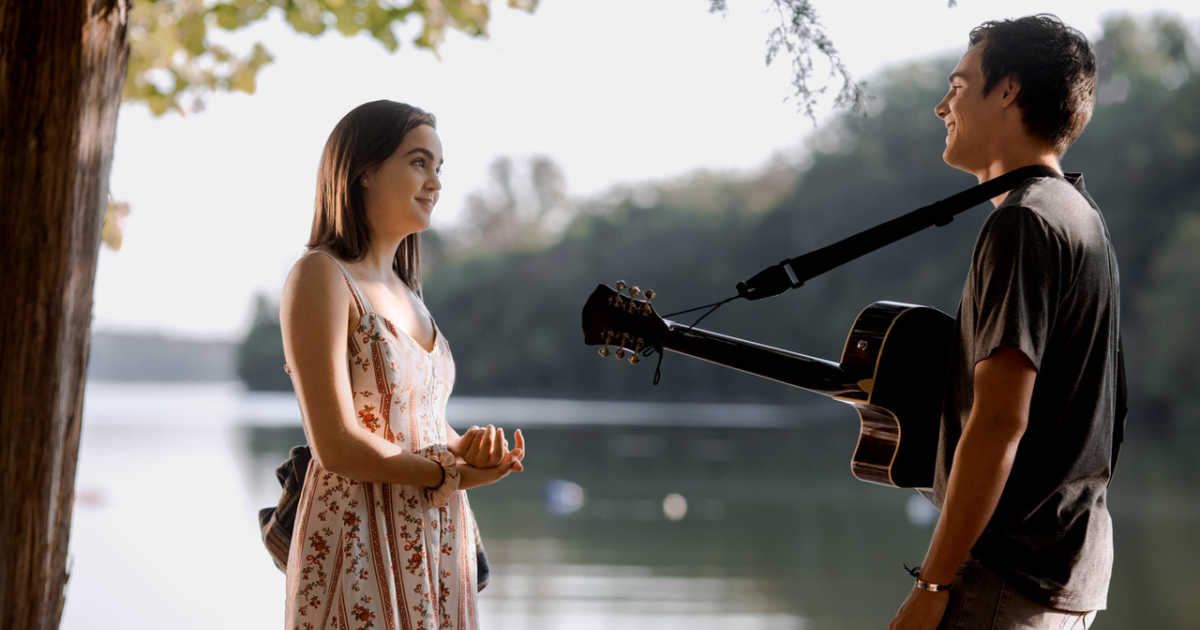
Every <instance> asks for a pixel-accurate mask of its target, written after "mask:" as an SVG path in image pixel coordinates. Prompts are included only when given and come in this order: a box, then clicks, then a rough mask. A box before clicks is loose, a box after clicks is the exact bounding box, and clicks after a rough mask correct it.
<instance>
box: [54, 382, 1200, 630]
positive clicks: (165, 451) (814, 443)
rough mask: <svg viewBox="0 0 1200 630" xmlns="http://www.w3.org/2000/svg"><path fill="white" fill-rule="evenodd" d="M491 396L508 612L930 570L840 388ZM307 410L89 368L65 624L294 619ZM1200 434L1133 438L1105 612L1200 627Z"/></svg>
mask: <svg viewBox="0 0 1200 630" xmlns="http://www.w3.org/2000/svg"><path fill="white" fill-rule="evenodd" d="M139 388H142V389H146V388H150V389H147V391H139ZM146 401H151V402H153V405H147V404H146ZM489 409H490V410H494V411H495V412H496V413H495V415H494V417H492V418H491V421H495V422H498V423H502V424H504V425H505V426H506V427H508V428H510V430H511V428H515V427H516V426H521V427H522V428H523V429H524V432H525V434H526V436H527V439H528V442H529V447H530V457H529V459H528V461H527V469H526V471H525V472H523V473H520V474H517V475H512V476H510V477H509V478H508V479H506V480H505V481H504V482H502V483H501V484H498V485H496V486H489V487H486V488H480V489H476V490H472V491H471V501H472V504H473V506H474V508H475V511H476V514H477V517H478V520H479V523H480V527H481V530H482V533H483V536H484V541H485V545H486V547H487V550H488V554H489V558H490V559H491V561H492V565H493V566H492V570H493V577H492V581H491V584H490V585H489V586H488V589H487V590H486V591H484V593H483V596H482V597H481V604H480V605H481V612H482V614H483V618H484V619H485V622H486V623H485V627H486V628H488V629H489V630H492V629H498V630H503V629H506V628H538V629H541V628H551V629H553V628H571V629H576V628H585V629H586V628H604V629H605V630H607V629H608V628H611V627H617V626H620V627H636V628H658V627H662V628H667V627H671V628H676V627H680V626H684V627H688V628H689V630H693V629H700V628H788V629H793V628H805V629H809V630H811V629H822V628H838V629H840V628H849V629H854V628H879V627H884V626H885V625H886V622H887V620H888V619H889V618H890V616H891V614H892V612H893V611H894V609H895V607H896V606H897V605H898V604H899V602H900V599H901V598H902V597H903V595H904V594H905V592H906V591H907V589H908V587H909V584H910V579H909V577H908V576H907V574H905V573H904V571H903V569H902V567H901V563H903V562H908V563H910V564H912V563H916V562H918V561H919V560H920V558H921V556H922V555H923V553H924V548H925V545H926V544H927V543H928V536H929V530H928V527H929V526H930V525H931V524H932V522H933V518H934V517H935V515H934V514H933V513H932V512H930V511H929V510H928V508H927V507H926V506H925V505H924V504H922V503H921V500H920V499H916V498H915V495H913V494H912V493H910V492H905V491H900V490H894V489H888V488H881V487H876V486H871V485H868V484H864V483H861V482H857V481H855V480H853V479H852V478H851V476H850V474H849V471H848V460H849V456H850V452H851V450H852V449H853V445H854V438H855V436H856V435H857V426H856V423H855V421H854V418H853V416H849V415H839V414H838V412H839V411H841V409H840V408H839V407H838V406H835V405H823V406H821V410H822V413H824V414H825V415H823V416H817V415H815V414H810V413H807V411H803V412H802V411H800V410H796V409H786V408H764V407H746V406H695V405H692V406H681V407H671V406H653V405H645V406H635V407H630V406H628V405H624V406H622V405H618V406H605V405H595V404H577V403H570V402H569V401H550V402H547V403H538V402H536V401H520V402H514V401H478V400H475V401H473V400H470V399H467V400H464V401H460V403H459V404H458V406H452V408H451V412H452V413H451V417H453V418H455V422H456V424H458V425H459V426H467V425H470V424H478V423H480V422H482V423H486V422H488V421H489V418H488V416H487V415H486V414H487V412H488V410H489ZM295 414H296V406H295V400H294V399H293V398H291V397H290V395H289V396H266V397H262V396H246V395H244V394H242V393H240V391H239V390H237V388H236V387H229V386H221V387H211V386H192V387H191V388H190V389H189V388H187V387H182V388H181V387H173V388H158V389H155V388H153V386H146V385H142V386H113V387H107V388H106V387H105V386H103V385H100V386H99V387H97V386H95V385H93V386H90V387H89V391H88V395H87V398H86V400H85V412H84V418H85V420H84V432H83V440H82V446H81V455H80V462H79V473H78V483H77V503H76V509H75V517H74V522H73V527H72V543H71V552H70V555H71V562H72V565H71V571H72V575H71V581H70V582H69V584H68V594H67V609H66V611H65V613H64V621H63V627H64V628H66V629H67V630H74V629H84V628H89V629H90V628H97V627H121V628H158V627H197V628H201V627H214V626H220V627H224V626H229V627H277V626H278V625H279V624H281V623H282V605H283V576H282V575H281V574H280V573H279V572H278V571H277V570H276V569H275V568H274V567H273V566H272V565H271V563H270V560H269V559H268V557H267V554H266V552H265V550H263V549H262V547H261V544H260V542H259V540H258V532H257V529H256V520H255V516H256V510H257V509H258V508H259V507H263V506H266V505H269V504H271V503H273V502H274V501H275V500H276V499H277V498H278V493H279V486H278V483H277V482H276V480H275V477H274V474H273V471H274V468H275V466H277V465H278V464H279V462H280V461H282V459H283V458H284V457H285V456H286V453H287V450H288V449H289V448H290V447H291V446H292V445H294V444H297V443H299V442H301V441H302V439H303V437H302V432H301V431H300V429H299V427H298V425H297V424H296V423H297V420H296V418H295ZM564 418H567V419H570V420H571V421H572V422H575V423H576V424H568V423H566V422H564ZM631 418H632V419H634V420H636V422H635V421H634V420H631ZM697 419H698V420H697ZM693 420H696V424H695V425H693V424H691V423H692V421H693ZM1198 446H1200V439H1197V437H1196V436H1177V437H1176V439H1174V440H1171V441H1169V442H1162V443H1146V442H1138V441H1136V440H1132V441H1131V443H1130V444H1129V445H1128V446H1127V447H1126V450H1125V452H1124V453H1123V456H1122V457H1123V459H1122V464H1121V466H1120V470H1119V473H1118V476H1117V483H1116V484H1115V485H1114V487H1113V492H1112V495H1113V496H1112V500H1111V504H1112V505H1113V510H1114V520H1115V521H1116V536H1117V566H1116V573H1115V575H1114V580H1113V589H1112V593H1111V596H1110V608H1111V609H1112V610H1110V611H1109V612H1106V613H1104V614H1103V615H1101V617H1100V623H1099V624H1098V627H1101V628H1121V627H1131V626H1133V625H1134V624H1137V625H1138V626H1141V627H1155V628H1184V627H1196V626H1197V624H1198V623H1200V603H1197V601H1196V600H1195V599H1194V597H1193V596H1194V594H1195V592H1197V590H1200V579H1198V578H1197V576H1196V571H1195V568H1194V567H1195V566H1198V565H1200V542H1198V541H1197V539H1196V538H1195V536H1194V533H1195V531H1197V526H1200V506H1198V505H1197V503H1196V502H1195V501H1194V494H1195V489H1196V488H1198V487H1200V471H1198V469H1197V467H1196V465H1195V457H1194V453H1195V452H1197V447H1198ZM672 517H675V518H672ZM213 602H220V605H219V606H214V604H213ZM97 620H104V622H103V623H101V622H99V621H97Z"/></svg>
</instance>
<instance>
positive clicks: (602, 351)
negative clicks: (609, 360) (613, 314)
mask: <svg viewBox="0 0 1200 630" xmlns="http://www.w3.org/2000/svg"><path fill="white" fill-rule="evenodd" d="M612 338H613V333H612V331H611V330H610V331H608V332H606V333H604V347H602V348H600V349H599V350H597V351H596V352H597V353H598V354H599V355H600V356H602V357H607V356H608V355H610V354H612V352H610V351H609V349H608V344H610V343H612Z"/></svg>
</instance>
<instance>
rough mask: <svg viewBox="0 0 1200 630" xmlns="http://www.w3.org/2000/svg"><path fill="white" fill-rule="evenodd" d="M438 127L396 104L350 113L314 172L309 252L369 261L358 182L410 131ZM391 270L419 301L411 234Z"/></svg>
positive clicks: (417, 244)
mask: <svg viewBox="0 0 1200 630" xmlns="http://www.w3.org/2000/svg"><path fill="white" fill-rule="evenodd" d="M420 125H429V126H430V127H436V126H437V125H436V121H435V119H434V117H433V114H430V113H429V112H426V111H424V110H422V109H419V108H416V107H413V106H412V105H406V104H404V103H397V102H395V101H386V100H382V101H372V102H370V103H364V104H362V105H359V106H358V107H355V108H354V109H352V110H350V112H349V113H348V114H346V115H345V116H343V117H342V119H341V120H340V121H338V124H337V126H335V127H334V128H333V131H332V132H330V134H329V139H328V140H326V141H325V150H324V152H323V153H322V154H321V166H320V168H319V169H318V170H317V200H316V206H315V212H314V214H313V224H312V234H311V235H310V236H309V238H308V244H307V246H308V248H309V249H315V248H325V249H327V250H329V251H330V252H332V253H333V254H335V255H336V256H337V257H338V258H341V259H342V260H348V261H351V262H356V261H359V260H362V259H363V257H365V256H366V255H367V246H368V245H369V244H370V227H369V226H368V224H367V209H366V206H365V204H364V203H363V188H362V182H361V179H362V176H363V174H364V173H366V172H367V171H368V170H369V169H371V168H372V167H374V166H375V165H377V164H379V163H381V162H383V161H384V160H386V159H387V158H388V156H390V155H391V154H392V153H393V152H395V150H396V147H398V146H400V143H401V142H402V141H403V140H404V136H405V135H407V134H408V132H409V131H412V130H413V129H415V128H417V127H418V126H420ZM392 270H393V271H395V272H396V275H397V276H399V277H400V279H401V280H402V281H403V282H404V284H406V285H408V286H409V288H411V289H412V290H413V291H414V292H415V293H416V294H417V295H421V239H420V236H419V235H418V233H416V232H414V233H412V234H409V235H408V236H406V237H405V238H404V240H403V241H401V242H400V246H399V247H398V248H396V255H395V258H394V259H393V260H392Z"/></svg>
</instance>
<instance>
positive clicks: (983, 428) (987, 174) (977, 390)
mask: <svg viewBox="0 0 1200 630" xmlns="http://www.w3.org/2000/svg"><path fill="white" fill-rule="evenodd" d="M1095 84H1096V62H1095V57H1094V55H1093V54H1092V50H1091V47H1090V46H1089V44H1088V42H1087V40H1086V38H1084V36H1083V35H1082V34H1081V33H1079V32H1078V31H1076V30H1075V29H1072V28H1070V27H1068V26H1065V25H1064V24H1063V23H1062V22H1061V21H1059V20H1058V18H1056V17H1053V16H1048V15H1038V16H1031V17H1024V18H1021V19H1017V20H1004V21H997V22H987V23H985V24H983V25H982V26H980V27H978V28H976V29H974V30H973V31H972V32H971V34H970V48H969V50H967V52H966V54H965V55H963V57H962V60H961V61H960V62H959V64H958V66H957V67H956V68H955V69H954V72H953V73H951V75H950V90H949V92H948V93H947V94H946V96H945V98H943V99H942V101H941V102H940V103H938V104H937V106H936V107H935V108H934V113H936V114H937V116H938V117H939V118H941V119H942V120H943V121H945V123H946V149H945V153H944V154H943V159H945V161H946V163H947V164H949V165H950V166H953V167H955V168H958V169H961V170H963V171H966V172H968V173H971V174H973V175H975V176H976V177H977V178H978V179H979V181H980V182H984V181H987V180H990V179H992V178H995V177H997V176H999V175H1002V174H1004V173H1006V172H1009V171H1012V170H1014V169H1017V168H1019V167H1022V166H1028V165H1035V164H1040V165H1045V166H1048V167H1051V168H1052V169H1054V170H1055V171H1056V172H1059V173H1061V170H1060V169H1059V158H1061V157H1062V155H1063V153H1064V152H1065V151H1066V149H1067V147H1068V146H1070V145H1071V143H1072V142H1073V141H1074V140H1075V139H1076V138H1077V137H1078V136H1079V134H1080V132H1082V131H1083V128H1084V126H1085V125H1086V124H1087V122H1088V120H1089V119H1090V118H1091V113H1092V105H1093V102H1094V100H1095ZM992 202H993V203H994V204H995V205H996V209H995V210H994V211H993V212H992V214H991V215H990V216H989V217H988V219H987V222H986V224H985V225H984V227H983V229H982V231H981V232H980V234H979V238H978V241H977V242H976V245H975V253H974V256H973V260H972V262H971V268H970V270H969V272H968V275H967V280H966V283H965V286H964V288H963V294H962V302H961V303H960V306H959V312H958V318H957V324H958V327H957V334H956V335H955V342H954V346H953V350H952V353H951V357H952V359H951V360H952V363H951V365H950V373H949V379H950V383H949V387H948V390H947V401H946V409H945V412H944V415H943V422H942V428H941V437H940V445H939V453H938V461H937V466H936V473H935V481H934V500H935V503H937V504H938V506H939V507H940V508H941V510H942V511H941V516H940V518H939V520H938V523H937V527H936V528H935V530H934V533H933V539H932V541H931V543H930V546H929V550H928V552H927V554H926V556H925V561H924V562H923V563H922V565H921V568H920V572H919V575H918V579H917V582H916V584H915V585H914V587H913V589H912V591H911V593H910V594H909V596H908V599H907V600H906V601H905V602H904V603H903V605H902V606H901V607H900V609H899V611H898V612H897V614H896V617H895V619H894V620H893V621H892V624H891V627H892V628H894V629H912V628H920V629H927V630H933V629H934V628H939V627H941V628H970V629H972V630H977V629H980V628H984V629H986V628H996V629H1001V628H1003V629H1009V628H1055V629H1059V628H1087V627H1088V626H1089V625H1090V624H1091V622H1092V619H1094V618H1095V615H1096V611H1098V610H1101V609H1103V608H1104V607H1105V604H1106V599H1107V594H1108V583H1109V576H1110V574H1111V570H1112V555H1113V543H1112V521H1111V519H1110V518H1109V514H1108V508H1107V507H1106V498H1105V496H1106V490H1107V487H1108V481H1109V478H1110V477H1111V475H1112V472H1113V467H1114V466H1115V464H1116V457H1117V451H1118V449H1119V447H1120V443H1121V440H1122V436H1123V433H1124V416H1125V411H1124V407H1125V392H1124V388H1125V384H1124V374H1123V370H1124V367H1123V364H1122V359H1121V353H1120V345H1119V344H1120V342H1119V329H1118V326H1119V317H1120V315H1119V308H1118V302H1119V299H1118V295H1119V282H1118V276H1117V263H1116V258H1115V256H1114V254H1113V248H1112V245H1111V243H1110V241H1109V235H1108V232H1107V228H1106V227H1105V224H1104V221H1103V219H1102V217H1101V215H1100V212H1099V209H1098V208H1097V207H1096V204H1095V202H1094V201H1092V199H1091V197H1089V196H1088V194H1087V192H1086V191H1085V190H1084V186H1083V177H1082V176H1081V175H1079V174H1067V175H1065V176H1062V175H1060V176H1058V177H1038V178H1034V179H1030V180H1028V181H1026V182H1024V183H1023V184H1021V185H1020V186H1018V187H1017V188H1015V189H1013V190H1012V191H1010V192H1009V193H1007V194H1006V195H1001V196H1000V197H997V198H995V199H993V200H992Z"/></svg>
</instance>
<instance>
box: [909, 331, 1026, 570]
mask: <svg viewBox="0 0 1200 630" xmlns="http://www.w3.org/2000/svg"><path fill="white" fill-rule="evenodd" d="M1036 377H1037V370H1036V369H1034V367H1033V364H1032V363H1030V362H1029V359H1027V358H1026V357H1025V355H1024V354H1023V353H1021V351H1019V350H1016V349H1014V348H1009V347H1001V348H999V349H997V350H996V351H995V352H993V353H992V354H991V356H989V357H988V358H986V359H984V360H983V361H980V362H979V363H977V364H976V365H975V385H974V392H975V396H974V402H973V403H972V405H971V413H970V415H969V416H968V418H967V424H966V426H965V427H964V428H963V434H962V439H960V440H959V442H958V448H957V449H956V450H955V452H954V463H953V465H952V466H951V468H950V479H949V483H948V486H947V488H946V500H945V502H944V504H943V506H942V515H941V518H939V519H938V523H937V527H936V528H935V529H934V531H933V541H932V542H931V543H930V545H929V551H928V552H927V553H926V554H925V562H924V563H922V565H921V579H923V580H925V581H927V582H933V583H935V584H949V583H950V581H951V580H952V579H953V578H954V574H955V572H956V571H958V567H959V566H960V565H961V564H962V563H963V561H964V560H966V557H967V553H968V552H970V550H971V547H973V546H974V545H975V541H976V540H978V539H979V536H980V534H982V533H983V529H984V527H985V526H987V523H988V521H989V520H991V518H992V513H993V512H994V511H995V510H996V504H997V503H999V502H1000V493H1001V492H1003V491H1004V484H1005V483H1006V482H1007V481H1008V475H1009V472H1010V471H1011V470H1012V464H1013V459H1014V458H1015V457H1016V454H1017V445H1018V444H1020V442H1021V436H1022V435H1024V434H1025V426H1026V424H1027V423H1028V421H1029V403H1030V400H1031V399H1032V398H1033V382H1034V379H1035V378H1036Z"/></svg>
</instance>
